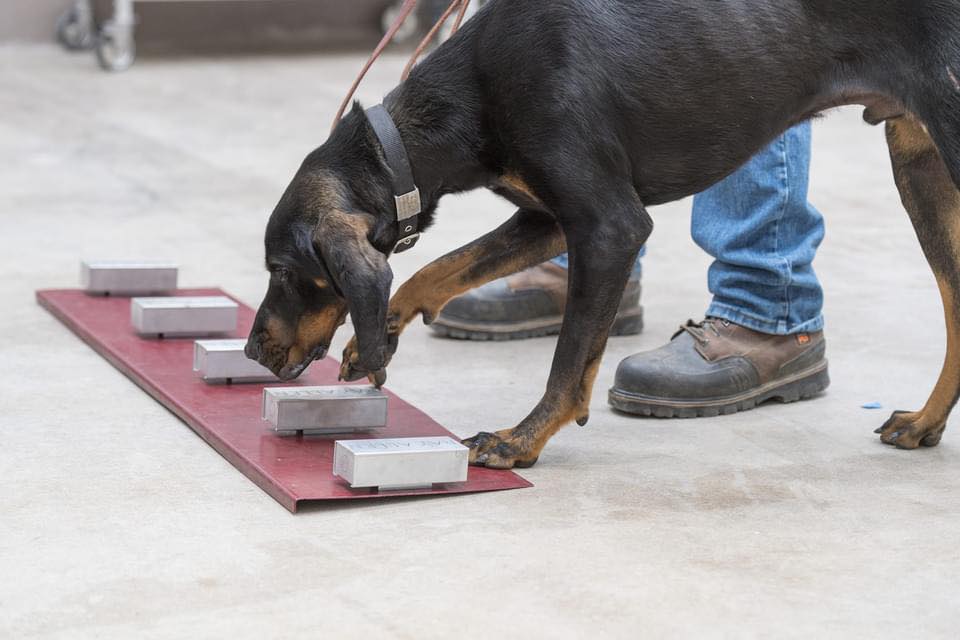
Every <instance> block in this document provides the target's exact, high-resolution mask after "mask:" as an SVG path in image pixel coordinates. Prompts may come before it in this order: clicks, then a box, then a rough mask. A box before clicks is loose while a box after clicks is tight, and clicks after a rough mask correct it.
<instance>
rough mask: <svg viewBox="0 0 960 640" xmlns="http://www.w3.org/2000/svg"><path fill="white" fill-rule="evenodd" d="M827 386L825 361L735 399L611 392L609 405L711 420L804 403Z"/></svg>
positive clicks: (637, 412)
mask: <svg viewBox="0 0 960 640" xmlns="http://www.w3.org/2000/svg"><path fill="white" fill-rule="evenodd" d="M829 386H830V374H829V372H828V370H827V361H826V360H824V361H823V362H822V363H820V364H818V365H816V366H814V367H811V368H810V369H807V370H805V371H801V372H799V373H796V374H794V375H792V376H789V377H787V378H782V379H780V380H773V381H771V382H768V383H767V384H765V385H763V386H761V387H758V388H756V389H753V390H751V391H747V392H744V393H741V394H737V395H734V396H727V397H725V398H712V399H710V400H696V401H690V400H682V399H666V398H652V397H647V396H643V395H640V394H636V393H630V392H628V391H622V390H620V389H617V388H613V389H610V396H609V402H610V405H611V406H612V407H613V408H614V409H616V410H617V411H622V412H623V413H629V414H631V415H638V416H652V417H655V418H711V417H715V416H719V415H731V414H734V413H737V412H739V411H749V410H750V409H753V408H755V407H757V406H758V405H760V404H762V403H764V402H767V401H768V400H779V401H780V402H782V403H784V404H786V403H789V402H797V401H799V400H807V399H809V398H812V397H814V396H817V395H819V394H820V393H822V392H823V391H824V390H825V389H826V388H827V387H829Z"/></svg>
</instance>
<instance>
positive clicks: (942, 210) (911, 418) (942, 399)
mask: <svg viewBox="0 0 960 640" xmlns="http://www.w3.org/2000/svg"><path fill="white" fill-rule="evenodd" d="M958 90H960V87H958ZM944 115H945V116H946V117H945V118H944V119H942V120H938V121H937V122H936V126H931V128H930V131H932V132H933V134H934V136H936V137H937V139H938V141H941V144H940V145H939V146H938V145H937V144H935V143H934V139H933V138H932V137H931V135H930V133H928V131H927V128H926V127H924V125H923V124H922V123H921V122H920V121H919V120H918V119H917V118H916V117H914V116H912V115H906V116H903V117H900V118H896V119H894V120H890V121H888V122H887V141H888V144H889V147H890V156H891V158H892V160H893V170H894V175H895V177H896V181H897V187H898V188H899V189H900V195H901V198H902V200H903V204H904V206H905V207H906V209H907V212H908V213H909V214H910V220H911V221H912V222H913V226H914V229H915V230H916V232H917V236H918V238H919V239H920V245H921V247H922V248H923V252H924V254H925V255H926V258H927V261H928V262H929V263H930V267H931V268H932V269H933V273H934V275H935V276H936V279H937V284H938V286H939V288H940V293H941V296H942V298H943V308H944V313H945V315H946V324H947V353H946V358H945V361H944V364H943V370H942V372H941V373H940V378H939V380H937V384H936V386H935V387H934V390H933V393H932V394H931V395H930V398H929V400H927V403H926V405H925V406H924V407H923V408H922V409H921V410H920V411H915V412H901V411H898V412H896V413H894V414H893V416H891V418H890V419H889V420H887V422H886V424H884V425H883V426H882V427H880V428H879V429H877V433H879V434H880V439H881V440H882V441H883V442H885V443H887V444H892V445H896V446H897V447H899V448H901V449H916V448H917V447H918V446H921V445H922V446H927V447H933V446H936V445H937V444H939V443H940V438H941V436H942V435H943V431H944V429H945V428H946V423H947V417H948V416H949V415H950V411H951V410H952V409H953V407H954V405H955V404H956V403H957V399H958V397H960V114H958V113H957V112H956V111H953V113H951V114H944ZM931 123H932V121H931Z"/></svg>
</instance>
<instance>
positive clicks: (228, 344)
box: [193, 339, 277, 384]
mask: <svg viewBox="0 0 960 640" xmlns="http://www.w3.org/2000/svg"><path fill="white" fill-rule="evenodd" d="M246 344H247V341H246V340H244V339H229V340H197V341H196V342H194V343H193V372H194V373H195V374H197V375H198V376H199V377H201V378H202V379H203V380H205V381H206V382H209V383H211V384H220V383H235V382H276V381H277V377H276V376H275V375H273V373H272V372H271V371H270V370H269V369H267V368H266V367H265V366H263V365H262V364H260V363H259V362H256V361H254V360H251V359H250V358H248V357H247V355H246V354H245V353H244V352H243V348H244V347H245V346H246Z"/></svg>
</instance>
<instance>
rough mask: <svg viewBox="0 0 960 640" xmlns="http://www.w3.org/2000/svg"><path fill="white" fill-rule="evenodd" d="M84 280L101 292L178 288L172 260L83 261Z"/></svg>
mask: <svg viewBox="0 0 960 640" xmlns="http://www.w3.org/2000/svg"><path fill="white" fill-rule="evenodd" d="M80 282H81V284H82V285H83V288H84V289H85V290H86V291H87V292H88V293H93V294H100V295H126V296H130V295H147V294H151V293H153V294H156V293H164V292H167V291H174V290H176V288H177V265H175V264H173V263H170V262H129V261H120V260H99V261H85V262H81V263H80Z"/></svg>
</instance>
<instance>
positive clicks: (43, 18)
mask: <svg viewBox="0 0 960 640" xmlns="http://www.w3.org/2000/svg"><path fill="white" fill-rule="evenodd" d="M68 6H70V0H2V2H0V42H11V41H27V42H36V41H44V40H46V41H52V40H53V39H54V35H53V32H54V25H55V24H56V20H57V17H58V16H59V15H60V14H61V13H62V12H63V11H64V10H65V9H66V8H67V7H68Z"/></svg>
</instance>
